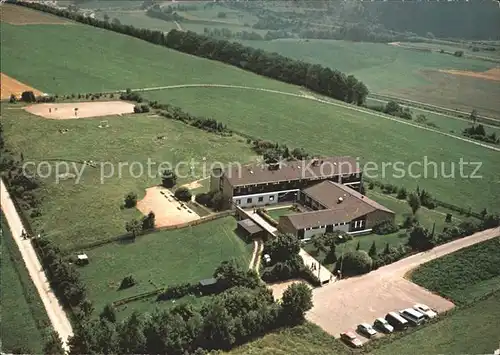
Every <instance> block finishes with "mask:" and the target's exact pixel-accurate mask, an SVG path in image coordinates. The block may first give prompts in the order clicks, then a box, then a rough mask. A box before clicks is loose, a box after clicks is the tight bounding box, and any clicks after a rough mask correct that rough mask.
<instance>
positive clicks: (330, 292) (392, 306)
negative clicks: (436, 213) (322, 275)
mask: <svg viewBox="0 0 500 355" xmlns="http://www.w3.org/2000/svg"><path fill="white" fill-rule="evenodd" d="M499 234H500V228H494V229H489V230H486V231H483V232H479V233H476V234H474V235H472V236H469V237H466V238H463V239H459V240H456V241H454V242H451V243H448V244H444V245H441V246H439V247H436V248H434V249H432V250H429V251H427V252H423V253H419V254H415V255H412V256H410V257H408V258H405V259H403V260H400V261H398V262H396V263H393V264H391V265H387V266H384V267H381V268H380V269H378V270H376V271H373V272H371V273H369V274H366V275H363V276H359V277H353V278H349V279H346V280H341V281H337V282H333V283H330V284H328V285H326V286H323V287H319V288H316V289H314V290H313V303H314V307H313V309H311V310H310V311H309V312H308V313H307V319H308V320H309V321H311V322H313V323H316V324H317V325H319V326H320V327H321V328H323V329H324V330H325V331H326V332H328V333H329V334H331V335H333V336H335V337H339V335H340V333H342V332H344V331H348V330H354V329H356V326H357V325H358V324H359V323H363V322H367V323H369V324H373V321H374V320H375V318H377V317H383V316H385V315H386V314H387V313H388V312H390V311H397V310H401V309H404V308H408V307H411V306H413V305H414V304H415V303H424V304H426V305H428V306H429V307H431V308H433V309H435V310H436V311H438V312H443V311H446V310H449V309H451V308H453V307H454V305H453V303H452V302H450V301H448V300H446V299H444V298H442V297H440V296H438V295H435V294H433V293H431V292H430V291H428V290H426V289H424V288H422V287H420V286H418V285H416V284H414V283H412V282H410V281H408V280H406V279H405V278H404V276H405V275H406V274H407V273H408V272H409V271H411V270H412V269H414V268H415V267H417V266H418V265H421V264H423V263H425V262H428V261H430V260H433V259H436V258H438V257H441V256H443V255H446V254H449V253H452V252H454V251H456V250H459V249H462V248H465V247H467V246H470V245H473V244H476V243H479V242H482V241H484V240H488V239H491V238H494V237H496V236H498V235H499Z"/></svg>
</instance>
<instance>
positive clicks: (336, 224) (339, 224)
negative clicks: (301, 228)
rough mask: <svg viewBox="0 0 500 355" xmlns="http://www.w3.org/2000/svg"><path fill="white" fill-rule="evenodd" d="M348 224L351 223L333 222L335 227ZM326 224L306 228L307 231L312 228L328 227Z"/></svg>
mask: <svg viewBox="0 0 500 355" xmlns="http://www.w3.org/2000/svg"><path fill="white" fill-rule="evenodd" d="M346 224H349V222H340V223H335V224H333V226H334V227H338V226H345V225H346ZM326 226H327V225H326V224H325V225H324V226H317V227H308V228H305V230H306V231H308V230H311V229H320V228H326Z"/></svg>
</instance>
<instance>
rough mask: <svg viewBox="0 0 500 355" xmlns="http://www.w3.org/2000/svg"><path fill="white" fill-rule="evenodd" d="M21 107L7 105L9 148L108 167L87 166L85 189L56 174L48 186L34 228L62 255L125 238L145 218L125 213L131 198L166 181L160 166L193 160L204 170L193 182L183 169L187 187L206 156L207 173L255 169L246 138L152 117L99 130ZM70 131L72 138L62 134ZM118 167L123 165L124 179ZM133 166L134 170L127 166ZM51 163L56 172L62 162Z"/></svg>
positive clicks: (118, 120) (93, 123) (115, 120)
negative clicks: (216, 165) (245, 166)
mask: <svg viewBox="0 0 500 355" xmlns="http://www.w3.org/2000/svg"><path fill="white" fill-rule="evenodd" d="M17 107H19V106H9V105H2V108H3V115H2V123H3V126H4V132H5V136H6V141H7V146H9V147H11V148H12V149H13V151H16V152H22V153H23V155H24V158H25V160H26V161H33V162H35V163H39V162H41V161H45V160H51V159H59V160H65V161H69V162H72V161H83V160H93V161H95V162H102V163H103V165H99V166H98V168H97V169H95V168H91V167H90V166H86V167H85V168H84V169H83V174H82V178H81V180H80V181H78V183H76V180H74V179H72V180H66V181H60V183H56V181H55V172H54V171H53V174H52V175H51V176H49V178H47V179H44V180H43V181H44V183H45V186H44V189H43V190H42V192H41V193H42V196H43V204H42V207H41V211H42V216H41V217H39V218H36V219H35V227H36V228H37V229H38V230H39V229H44V230H45V231H46V232H47V233H48V235H49V237H50V238H51V239H53V240H54V241H55V242H56V243H57V245H59V246H60V247H61V248H63V249H64V248H67V247H74V246H75V245H80V244H86V243H89V242H93V241H97V240H102V239H103V238H108V237H110V236H115V235H119V234H122V233H124V232H125V229H124V226H125V222H126V221H129V220H130V219H132V218H137V217H140V216H141V214H140V212H139V211H138V210H136V209H121V208H120V206H121V205H122V204H123V198H124V196H125V194H127V193H128V192H135V193H137V195H138V197H139V199H142V198H143V196H144V194H145V189H146V188H147V187H150V186H154V185H157V184H159V183H160V182H161V180H160V178H159V177H156V172H157V171H158V170H159V167H160V163H161V162H166V163H171V164H176V163H178V162H181V161H190V160H191V159H193V161H195V162H197V163H198V164H197V165H196V166H195V169H194V174H193V175H194V176H190V175H189V172H188V167H187V165H185V166H183V167H181V168H180V169H179V173H182V174H186V175H187V177H186V178H179V180H178V184H179V185H182V184H184V183H187V182H189V181H192V180H197V179H199V178H201V177H202V174H203V169H204V168H203V166H204V165H203V158H204V157H206V161H205V163H206V167H207V168H206V170H207V171H210V170H209V169H210V164H211V163H212V162H215V161H219V162H223V163H228V162H236V161H242V162H248V161H250V160H251V159H252V158H253V157H254V155H253V153H252V151H251V150H250V149H249V148H248V146H247V144H246V141H245V140H243V139H241V138H238V137H236V136H234V137H221V136H218V135H215V134H212V133H208V132H205V131H203V130H200V129H197V128H193V127H189V126H186V125H185V124H183V123H180V122H177V121H173V120H168V119H164V118H160V117H151V115H147V114H142V115H125V116H121V117H117V116H114V117H107V118H106V119H107V120H108V122H109V125H110V127H109V128H107V129H99V128H98V127H97V126H98V125H99V122H100V120H101V118H96V119H81V120H64V121H61V120H47V119H43V118H40V117H37V116H33V115H31V114H28V113H26V112H24V111H23V110H19V109H15V108H17ZM11 108H12V109H11ZM63 128H65V129H68V130H69V132H68V133H66V134H61V133H59V129H63ZM158 135H165V136H166V139H165V140H161V141H159V140H157V139H156V137H157V136H158ZM148 159H150V160H151V162H152V163H156V165H153V164H150V167H151V169H150V171H151V173H149V172H148ZM104 162H109V164H108V163H104ZM134 162H138V163H141V164H142V166H143V171H144V173H143V174H142V175H140V165H138V164H137V163H136V164H135V166H132V169H130V167H131V164H132V163H134ZM119 163H122V169H121V175H120V168H119V165H118V164H119ZM126 163H128V164H129V165H124V164H126ZM51 164H52V165H51V166H52V167H53V168H54V167H55V165H54V164H55V162H51ZM101 166H102V168H101ZM111 166H113V169H114V175H113V177H112V178H109V179H102V180H101V176H106V174H108V175H107V176H111V172H112V170H111V169H112V168H111ZM82 167H83V166H82V165H81V164H76V165H75V166H74V167H73V166H72V165H71V166H70V168H71V170H70V172H71V173H74V174H75V175H76V174H77V172H76V169H78V171H81V169H82ZM160 170H161V169H160ZM42 171H43V172H46V170H43V169H42ZM61 172H64V171H63V168H61ZM207 173H208V172H207ZM101 174H102V175H101ZM101 181H102V182H103V183H101Z"/></svg>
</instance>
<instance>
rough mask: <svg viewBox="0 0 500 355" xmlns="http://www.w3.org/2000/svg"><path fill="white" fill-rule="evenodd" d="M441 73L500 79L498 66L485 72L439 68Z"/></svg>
mask: <svg viewBox="0 0 500 355" xmlns="http://www.w3.org/2000/svg"><path fill="white" fill-rule="evenodd" d="M439 71H440V72H441V73H446V74H452V75H461V76H468V77H471V78H476V79H485V80H495V81H500V68H493V69H490V70H487V71H485V72H475V71H467V70H439Z"/></svg>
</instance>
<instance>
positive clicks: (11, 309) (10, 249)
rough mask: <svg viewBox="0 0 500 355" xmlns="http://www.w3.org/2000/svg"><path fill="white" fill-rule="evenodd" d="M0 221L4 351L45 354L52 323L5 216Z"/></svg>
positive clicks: (1, 329)
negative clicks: (44, 348)
mask: <svg viewBox="0 0 500 355" xmlns="http://www.w3.org/2000/svg"><path fill="white" fill-rule="evenodd" d="M0 220H1V226H2V229H1V238H0V243H1V247H2V248H1V249H2V253H1V257H0V273H1V277H0V280H1V281H0V290H1V292H0V294H1V297H0V298H1V300H2V302H1V314H2V321H1V322H0V331H1V334H2V351H3V352H4V353H10V352H14V351H18V352H20V353H31V354H41V353H42V348H43V345H44V342H45V340H44V337H45V334H46V333H47V329H48V328H50V327H51V325H50V321H49V318H48V317H47V314H46V313H45V308H44V306H43V304H42V301H41V300H40V298H39V296H38V293H37V290H36V288H35V286H34V285H33V283H32V281H31V278H30V276H29V273H28V270H27V269H26V266H25V264H24V261H23V259H22V256H21V254H20V253H19V250H18V249H17V245H16V243H15V241H14V240H13V239H12V235H11V232H10V230H9V227H8V225H7V221H6V220H5V219H4V216H3V214H1V215H0Z"/></svg>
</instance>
